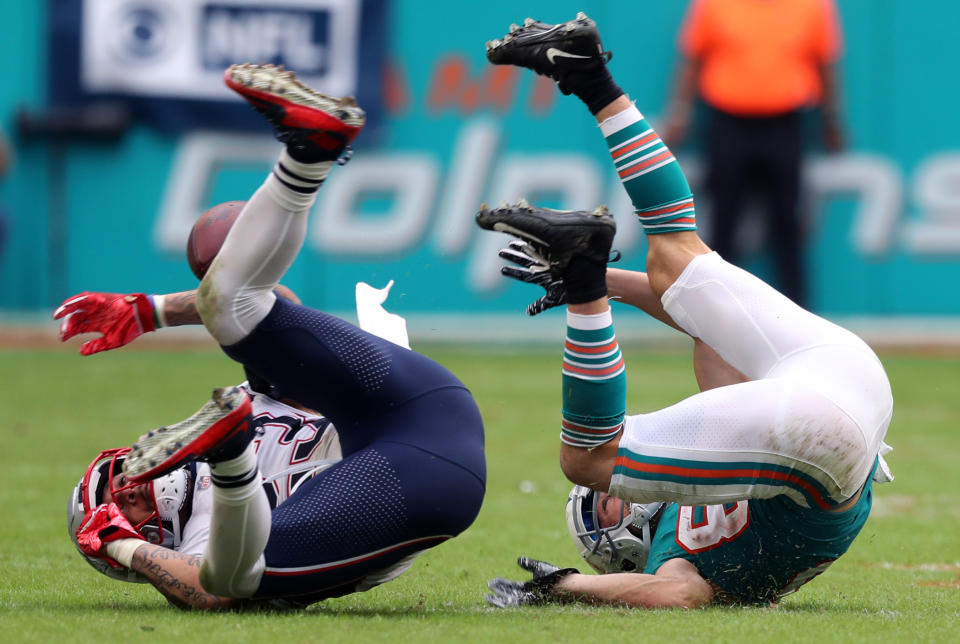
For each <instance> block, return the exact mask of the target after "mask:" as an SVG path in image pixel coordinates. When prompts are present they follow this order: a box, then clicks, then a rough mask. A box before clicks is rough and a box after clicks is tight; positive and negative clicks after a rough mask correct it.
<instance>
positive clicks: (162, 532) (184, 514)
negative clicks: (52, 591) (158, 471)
mask: <svg viewBox="0 0 960 644" xmlns="http://www.w3.org/2000/svg"><path fill="white" fill-rule="evenodd" d="M129 452H130V448H129V447H121V448H116V449H108V450H105V451H103V452H100V454H99V455H97V457H96V458H95V459H93V461H92V462H91V463H90V465H89V466H88V467H87V471H86V472H85V473H84V475H83V478H81V479H80V482H79V483H77V485H76V486H75V487H74V488H73V491H72V492H71V493H70V501H69V503H68V504H67V531H68V532H69V533H70V538H71V539H72V540H73V544H74V545H75V546H76V547H77V550H78V551H79V550H80V546H79V545H78V543H77V529H78V528H79V527H80V525H81V524H82V523H83V519H84V517H85V516H86V514H87V512H89V511H90V510H92V509H93V508H95V507H97V506H98V505H100V504H102V503H103V500H104V493H105V492H106V491H107V490H109V491H110V493H111V495H112V496H113V498H117V496H118V495H119V494H120V493H122V492H123V491H125V490H128V489H130V488H133V487H135V486H136V484H135V483H130V484H126V485H116V482H115V480H114V476H115V475H119V474H120V468H121V465H122V464H123V459H124V458H125V457H126V455H127V454H128V453H129ZM195 479H196V466H195V465H192V464H191V465H187V466H185V467H181V468H180V469H177V470H174V471H173V472H171V473H169V474H167V475H165V476H161V477H159V478H157V479H154V480H153V481H151V482H150V483H149V484H148V485H149V488H150V496H151V498H152V501H153V507H154V511H153V513H152V514H151V515H150V516H148V517H147V518H146V519H144V520H143V521H140V522H139V523H137V524H136V525H135V526H133V527H134V528H135V529H136V530H137V532H139V533H140V534H141V535H142V536H143V538H144V539H146V540H147V541H148V542H149V543H155V544H158V545H161V546H164V547H166V548H173V549H176V548H177V547H178V546H179V545H180V541H181V539H182V536H183V528H184V525H185V524H186V522H187V519H189V518H190V514H191V512H192V511H193V483H194V480H195ZM80 554H81V555H83V558H84V559H86V560H87V562H89V563H90V565H91V566H93V567H94V568H96V569H97V570H98V571H99V572H102V573H103V574H105V575H106V576H108V577H111V578H113V579H119V580H120V581H132V582H137V583H144V582H147V581H148V580H147V578H146V577H144V576H142V575H140V574H139V573H137V572H134V571H133V570H128V569H127V568H124V567H123V566H120V565H119V564H114V563H111V562H109V561H107V560H106V559H100V558H98V557H91V556H89V555H86V554H84V553H83V552H82V551H80Z"/></svg>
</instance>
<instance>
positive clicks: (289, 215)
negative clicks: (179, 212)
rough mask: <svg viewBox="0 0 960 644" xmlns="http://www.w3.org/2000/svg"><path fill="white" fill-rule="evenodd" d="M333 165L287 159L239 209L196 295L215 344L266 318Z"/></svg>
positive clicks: (239, 335)
mask: <svg viewBox="0 0 960 644" xmlns="http://www.w3.org/2000/svg"><path fill="white" fill-rule="evenodd" d="M331 166H332V162H323V163H311V164H306V163H299V162H297V161H295V160H293V159H292V158H290V156H289V155H288V154H287V152H286V150H284V151H283V153H282V154H281V155H280V160H279V161H278V163H277V165H276V166H275V167H274V169H273V171H272V172H271V173H270V176H268V177H267V179H266V181H264V183H263V185H262V186H261V187H260V188H259V189H258V190H257V191H256V193H254V195H253V196H252V197H251V198H250V200H249V201H248V202H247V204H246V206H244V208H243V211H242V212H241V213H240V217H239V218H237V221H236V222H235V223H234V225H233V228H232V229H231V230H230V234H229V235H227V238H226V240H225V241H224V242H223V246H222V247H221V249H220V252H219V253H218V254H217V257H216V259H214V261H213V263H212V264H211V266H210V269H209V270H208V271H207V274H206V276H205V277H204V278H203V281H202V282H201V284H200V289H199V290H198V292H197V309H198V311H199V312H200V316H201V318H202V319H203V323H204V325H205V326H206V327H207V330H208V331H209V332H210V334H211V335H212V336H213V337H214V338H216V340H217V341H218V342H219V343H220V344H224V345H230V344H235V343H237V342H239V341H240V340H242V339H243V338H244V337H246V336H247V334H249V333H250V331H252V330H253V328H254V327H255V326H256V325H257V324H258V323H259V322H260V321H261V320H262V319H263V318H265V317H266V316H267V314H268V313H269V312H270V309H271V308H272V307H273V303H274V301H275V299H276V296H275V295H274V294H273V289H274V288H276V286H277V284H278V283H279V282H280V278H281V277H283V275H284V273H286V271H287V269H288V268H290V265H291V264H292V263H293V260H294V259H295V258H296V256H297V253H299V252H300V248H301V246H303V240H304V237H305V236H306V230H307V216H308V214H309V212H310V207H311V206H312V205H313V202H314V200H315V198H316V190H317V189H318V188H319V187H320V185H321V184H322V183H323V181H324V179H325V177H326V176H327V174H328V173H329V171H330V167H331Z"/></svg>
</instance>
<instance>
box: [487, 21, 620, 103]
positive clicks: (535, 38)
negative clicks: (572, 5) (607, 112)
mask: <svg viewBox="0 0 960 644" xmlns="http://www.w3.org/2000/svg"><path fill="white" fill-rule="evenodd" d="M611 57H612V54H611V53H610V52H609V51H603V44H602V43H601V42H600V32H599V31H597V23H595V22H594V21H593V20H591V19H590V18H588V17H587V15H586V14H585V13H583V12H582V11H581V12H579V13H577V17H576V18H574V19H573V20H569V21H567V22H564V23H560V24H557V25H548V24H546V23H544V22H537V21H536V20H534V19H533V18H527V19H526V20H524V21H523V26H522V27H520V26H517V25H510V33H508V34H507V35H505V36H504V37H503V38H500V39H499V40H491V41H489V42H487V60H489V61H490V62H491V63H493V64H495V65H516V66H518V67H526V68H527V69H532V70H533V71H535V72H536V73H538V74H540V75H542V76H549V77H550V78H552V79H553V80H555V81H556V82H557V85H558V86H559V88H560V91H561V92H563V93H564V94H570V93H571V92H572V89H571V87H570V84H569V83H568V82H567V77H568V76H569V75H570V74H571V73H574V74H580V73H583V72H592V71H593V70H595V69H599V68H601V67H603V66H604V65H605V64H606V63H607V61H609V60H610V58H611Z"/></svg>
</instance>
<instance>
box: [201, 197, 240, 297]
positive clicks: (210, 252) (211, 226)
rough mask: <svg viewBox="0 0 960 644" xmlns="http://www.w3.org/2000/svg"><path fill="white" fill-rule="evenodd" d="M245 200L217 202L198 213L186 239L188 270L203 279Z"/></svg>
mask: <svg viewBox="0 0 960 644" xmlns="http://www.w3.org/2000/svg"><path fill="white" fill-rule="evenodd" d="M246 203H247V202H246V201H225V202H223V203H221V204H217V205H216V206H214V207H213V208H211V209H210V210H208V211H207V212H205V213H203V214H202V215H200V218H199V219H197V221H196V223H194V224H193V228H192V229H190V238H189V239H187V263H189V264H190V270H191V271H193V274H194V275H196V276H197V279H203V276H204V275H206V274H207V269H208V268H210V263H211V262H213V258H214V257H216V256H217V253H219V252H220V247H221V246H222V245H223V240H224V239H226V238H227V233H229V232H230V228H232V227H233V222H235V221H236V220H237V217H238V216H239V215H240V211H241V210H243V207H244V206H245V205H246Z"/></svg>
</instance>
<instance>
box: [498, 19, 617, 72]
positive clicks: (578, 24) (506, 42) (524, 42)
mask: <svg viewBox="0 0 960 644" xmlns="http://www.w3.org/2000/svg"><path fill="white" fill-rule="evenodd" d="M535 23H536V21H535V20H532V19H531V18H527V20H526V21H524V25H523V26H522V27H518V28H517V29H513V28H512V27H511V31H510V32H509V33H507V34H506V35H504V36H503V38H498V39H496V40H490V41H488V42H487V43H486V50H487V58H488V59H490V61H491V62H493V63H495V64H498V65H502V64H514V63H513V62H512V61H508V60H504V57H507V56H509V55H510V50H514V51H515V50H517V49H519V48H522V47H533V46H541V45H545V44H547V43H550V42H552V41H557V42H559V41H563V40H567V39H570V38H574V37H577V36H578V34H575V32H576V31H577V30H582V31H583V32H584V33H583V34H582V35H583V36H584V37H589V38H591V39H593V40H596V41H597V43H598V44H599V43H600V34H599V32H598V31H597V24H596V23H595V22H594V21H593V20H592V19H590V18H589V17H587V15H586V14H584V13H583V12H582V11H581V12H578V13H577V17H576V18H574V19H573V20H568V21H566V22H561V23H558V24H555V25H553V26H552V27H550V28H549V29H547V30H545V31H543V32H541V33H538V34H529V35H528V34H524V33H523V30H524V29H526V28H528V27H529V26H530V25H533V24H535ZM514 26H516V25H514ZM590 32H592V33H590ZM588 34H589V35H588ZM505 46H508V49H507V50H506V51H503V48H504V47H505ZM500 54H502V56H499V55H500ZM491 56H492V57H491ZM577 57H578V58H579V56H577ZM494 58H499V60H494ZM550 62H551V64H552V63H553V61H550Z"/></svg>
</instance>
